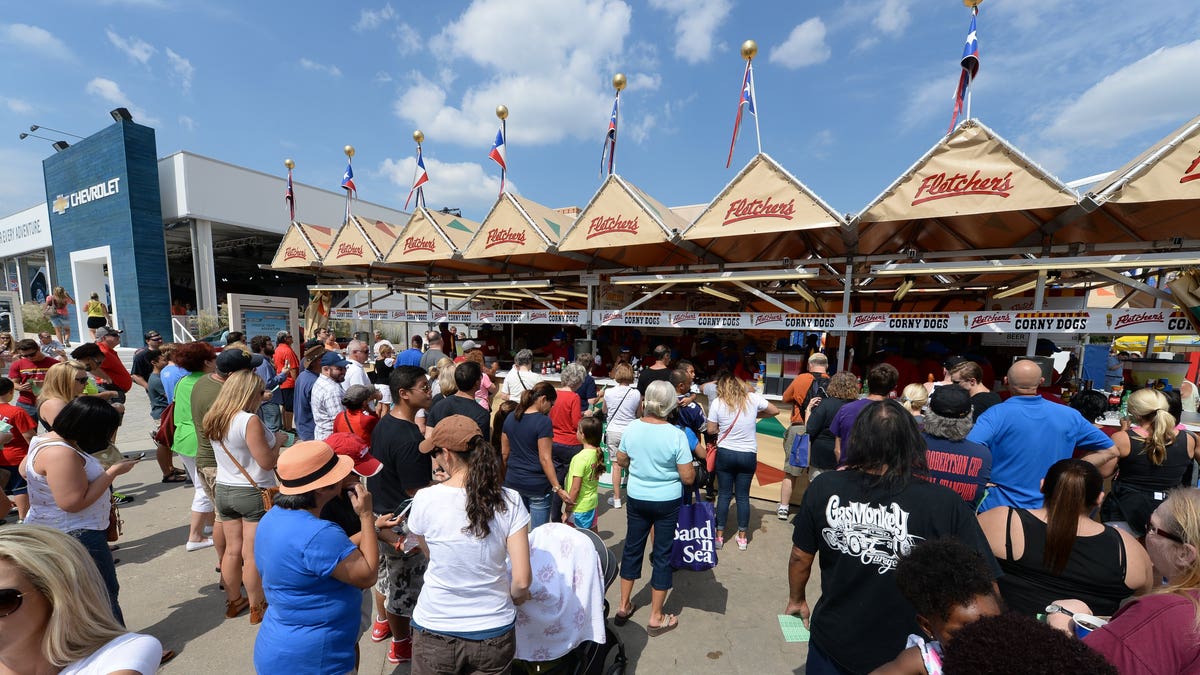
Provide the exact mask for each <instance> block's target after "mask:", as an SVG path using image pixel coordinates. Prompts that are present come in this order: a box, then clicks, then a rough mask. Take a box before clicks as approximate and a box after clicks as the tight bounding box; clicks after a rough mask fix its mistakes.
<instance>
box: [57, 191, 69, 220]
mask: <svg viewBox="0 0 1200 675" xmlns="http://www.w3.org/2000/svg"><path fill="white" fill-rule="evenodd" d="M70 205H71V203H70V202H69V201H67V198H66V197H64V196H63V195H59V196H58V197H56V198H55V199H54V212H55V213H57V214H58V215H60V216H61V215H62V214H64V213H66V212H67V207H68V206H70Z"/></svg>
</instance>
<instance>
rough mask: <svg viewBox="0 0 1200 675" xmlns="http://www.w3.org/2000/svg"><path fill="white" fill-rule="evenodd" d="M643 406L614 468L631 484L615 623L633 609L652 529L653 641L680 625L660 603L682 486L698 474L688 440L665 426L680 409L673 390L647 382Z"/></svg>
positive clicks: (627, 492) (667, 385) (628, 429)
mask: <svg viewBox="0 0 1200 675" xmlns="http://www.w3.org/2000/svg"><path fill="white" fill-rule="evenodd" d="M642 404H643V411H644V413H645V414H644V416H643V417H642V418H641V419H638V420H634V421H632V422H630V423H629V426H628V427H626V428H625V433H624V434H622V436H621V449H620V450H619V451H618V452H617V464H619V465H620V466H621V467H622V468H625V469H628V470H629V485H628V487H627V488H626V490H625V496H626V498H627V501H628V505H627V507H626V511H625V513H626V517H627V518H628V526H627V530H626V535H625V551H624V554H623V555H622V557H621V604H620V607H618V609H617V614H616V619H615V622H616V624H617V625H618V626H620V625H624V624H625V622H626V621H628V620H629V616H630V615H631V614H633V612H634V610H636V609H637V607H636V606H635V605H634V604H633V603H632V602H630V600H629V598H630V596H631V595H632V594H633V582H634V581H635V580H636V579H638V578H640V577H641V576H642V557H643V555H644V554H645V552H646V538H647V537H648V536H649V535H650V530H651V529H652V528H653V530H654V544H653V546H654V548H653V549H651V551H650V567H651V570H652V571H651V573H650V622H649V625H648V626H647V627H646V632H647V633H649V634H650V636H651V637H655V636H658V635H661V634H663V633H665V632H667V631H669V630H671V629H672V628H675V626H677V625H679V619H678V618H677V617H675V616H674V615H671V614H664V613H663V603H664V602H666V599H667V591H669V590H671V573H672V570H671V545H672V542H674V541H675V521H676V519H677V518H678V516H679V504H680V499H681V498H682V496H683V486H684V485H689V486H690V485H691V484H692V481H693V480H694V479H695V477H696V473H695V470H694V469H693V468H692V451H691V448H690V447H688V442H687V436H685V435H684V433H683V432H682V431H680V429H679V428H678V427H675V426H672V425H671V424H670V423H668V422H667V415H669V414H670V413H671V411H672V410H674V409H675V406H676V405H678V401H677V399H676V398H675V389H674V388H673V387H672V386H671V384H670V383H669V382H664V381H661V380H660V381H658V382H651V383H650V386H648V387H647V388H646V396H645V398H644V399H643V401H642Z"/></svg>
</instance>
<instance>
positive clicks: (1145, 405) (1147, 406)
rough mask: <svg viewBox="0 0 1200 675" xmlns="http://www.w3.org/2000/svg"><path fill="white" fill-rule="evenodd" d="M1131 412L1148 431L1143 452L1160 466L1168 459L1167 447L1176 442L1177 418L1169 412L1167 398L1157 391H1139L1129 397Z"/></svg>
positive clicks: (1143, 443) (1143, 444)
mask: <svg viewBox="0 0 1200 675" xmlns="http://www.w3.org/2000/svg"><path fill="white" fill-rule="evenodd" d="M1128 406H1129V412H1130V415H1131V416H1132V417H1133V419H1135V420H1137V421H1138V423H1139V424H1140V425H1141V426H1142V428H1143V429H1145V431H1146V438H1145V439H1144V440H1143V442H1142V450H1143V452H1145V453H1146V456H1147V457H1148V458H1149V459H1150V461H1151V462H1152V463H1153V464H1154V465H1156V466H1158V465H1161V464H1162V463H1163V461H1164V460H1166V458H1167V446H1168V445H1171V444H1172V443H1174V442H1175V436H1176V435H1177V432H1176V431H1175V424H1176V420H1175V416H1174V415H1172V414H1171V413H1170V412H1168V407H1169V404H1168V401H1167V397H1166V396H1164V395H1163V394H1162V392H1160V391H1158V390H1155V389H1139V390H1137V391H1135V392H1133V393H1132V394H1130V395H1129V402H1128Z"/></svg>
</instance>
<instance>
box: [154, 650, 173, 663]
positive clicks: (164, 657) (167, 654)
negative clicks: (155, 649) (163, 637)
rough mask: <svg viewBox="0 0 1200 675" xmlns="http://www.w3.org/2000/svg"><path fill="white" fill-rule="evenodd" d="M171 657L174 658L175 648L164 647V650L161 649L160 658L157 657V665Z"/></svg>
mask: <svg viewBox="0 0 1200 675" xmlns="http://www.w3.org/2000/svg"><path fill="white" fill-rule="evenodd" d="M173 658H175V650H174V649H164V650H162V658H161V659H159V661H158V665H160V666H161V665H162V664H164V663H166V662H167V661H170V660H171V659H173Z"/></svg>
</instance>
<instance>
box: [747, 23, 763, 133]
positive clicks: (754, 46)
mask: <svg viewBox="0 0 1200 675" xmlns="http://www.w3.org/2000/svg"><path fill="white" fill-rule="evenodd" d="M757 55H758V43H757V42H755V41H754V40H746V41H745V42H743V43H742V58H743V59H746V73H747V77H748V79H749V80H750V100H751V101H753V102H754V138H755V140H756V141H758V152H759V153H760V154H761V153H762V134H760V133H759V131H758V95H757V93H756V92H755V91H754V65H753V62H754V57H755V56H757Z"/></svg>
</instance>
